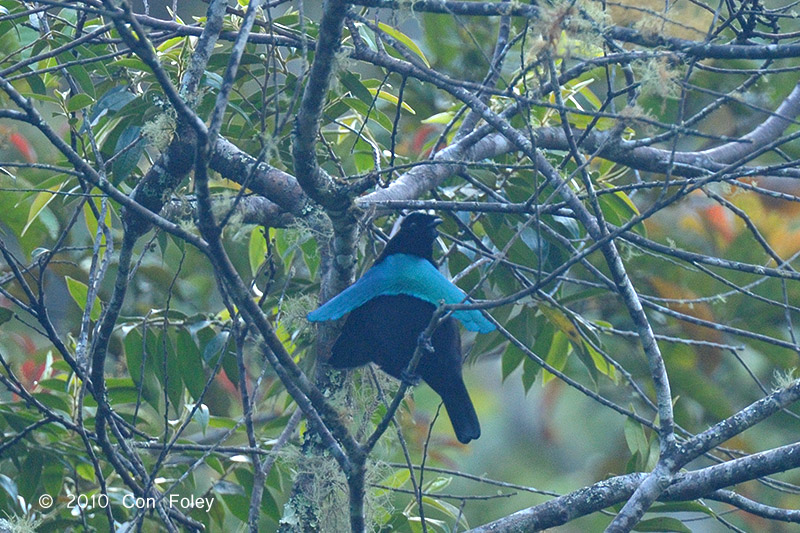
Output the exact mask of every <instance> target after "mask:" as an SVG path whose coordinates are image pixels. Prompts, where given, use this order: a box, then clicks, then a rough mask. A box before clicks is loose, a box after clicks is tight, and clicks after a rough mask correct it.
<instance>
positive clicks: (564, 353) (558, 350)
mask: <svg viewBox="0 0 800 533" xmlns="http://www.w3.org/2000/svg"><path fill="white" fill-rule="evenodd" d="M570 348H571V344H570V343H569V339H568V338H567V336H566V335H564V333H562V332H561V331H560V330H557V331H555V332H554V333H553V343H552V344H551V345H550V349H549V350H548V352H547V357H546V358H545V361H546V362H547V364H549V365H550V366H552V367H553V368H554V369H556V370H559V371H561V370H564V367H565V366H567V359H568V358H569V353H570V351H571V349H570ZM555 377H556V376H555V375H554V374H551V373H550V372H548V371H547V370H545V371H544V373H543V374H542V385H545V384H547V383H548V382H549V381H550V380H551V379H553V378H555Z"/></svg>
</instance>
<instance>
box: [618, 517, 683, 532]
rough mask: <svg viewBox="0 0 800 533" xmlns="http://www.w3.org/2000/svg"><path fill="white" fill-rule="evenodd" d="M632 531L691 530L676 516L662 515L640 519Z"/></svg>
mask: <svg viewBox="0 0 800 533" xmlns="http://www.w3.org/2000/svg"><path fill="white" fill-rule="evenodd" d="M633 530H634V531H676V532H678V533H692V530H691V529H689V528H688V527H686V526H685V525H684V524H683V522H681V521H680V520H678V519H677V518H671V517H669V516H662V517H660V518H651V519H649V520H642V521H641V522H639V523H638V524H636V525H635V526H633Z"/></svg>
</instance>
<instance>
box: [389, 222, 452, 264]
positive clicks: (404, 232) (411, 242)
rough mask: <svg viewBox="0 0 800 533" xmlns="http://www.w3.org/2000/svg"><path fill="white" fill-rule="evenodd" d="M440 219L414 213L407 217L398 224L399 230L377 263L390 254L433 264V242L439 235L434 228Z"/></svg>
mask: <svg viewBox="0 0 800 533" xmlns="http://www.w3.org/2000/svg"><path fill="white" fill-rule="evenodd" d="M441 223H442V219H441V218H439V217H437V216H436V215H429V214H427V213H422V212H419V211H415V212H413V213H410V214H409V215H407V216H406V217H405V218H404V219H403V221H402V222H401V223H400V229H399V230H398V232H397V233H395V235H394V236H393V237H392V238H391V239H389V242H388V243H386V248H384V249H383V252H382V253H381V255H380V257H379V258H378V261H379V262H380V261H381V260H382V259H384V258H385V257H386V256H388V255H391V254H410V255H418V256H420V257H422V258H424V259H427V260H428V261H430V262H433V241H435V240H436V237H437V236H438V235H439V231H438V230H437V229H436V227H437V226H438V225H439V224H441Z"/></svg>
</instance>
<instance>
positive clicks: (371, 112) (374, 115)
mask: <svg viewBox="0 0 800 533" xmlns="http://www.w3.org/2000/svg"><path fill="white" fill-rule="evenodd" d="M342 102H344V103H345V104H347V106H348V107H349V108H350V109H352V110H353V111H355V112H356V114H357V115H359V116H360V117H361V118H362V120H366V118H367V117H369V118H371V119H372V120H374V121H375V122H377V123H378V124H380V126H381V127H382V128H383V129H385V130H386V131H388V132H391V131H392V121H391V120H389V117H387V116H386V115H384V114H383V113H382V112H380V111H379V110H378V109H377V108H375V107H373V108H370V107H369V106H368V105H367V104H365V103H364V102H362V101H361V100H358V99H356V98H342Z"/></svg>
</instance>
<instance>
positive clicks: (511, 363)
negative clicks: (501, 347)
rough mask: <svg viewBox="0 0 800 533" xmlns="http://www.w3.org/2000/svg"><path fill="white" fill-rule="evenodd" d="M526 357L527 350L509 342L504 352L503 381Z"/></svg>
mask: <svg viewBox="0 0 800 533" xmlns="http://www.w3.org/2000/svg"><path fill="white" fill-rule="evenodd" d="M524 359H525V352H523V351H522V350H520V349H519V348H517V347H516V346H515V345H514V344H511V343H509V344H508V346H507V347H506V349H505V351H504V352H503V371H502V374H503V381H505V380H506V378H507V377H508V376H509V375H511V373H512V372H513V371H514V370H516V369H517V368H518V367H519V365H521V364H522V361H523V360H524Z"/></svg>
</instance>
